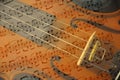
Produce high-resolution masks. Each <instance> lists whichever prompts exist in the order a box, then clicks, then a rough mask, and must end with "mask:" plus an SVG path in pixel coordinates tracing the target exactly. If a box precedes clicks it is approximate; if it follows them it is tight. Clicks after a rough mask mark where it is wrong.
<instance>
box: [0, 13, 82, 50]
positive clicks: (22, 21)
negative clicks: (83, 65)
mask: <svg viewBox="0 0 120 80" xmlns="http://www.w3.org/2000/svg"><path fill="white" fill-rule="evenodd" d="M0 12H1V13H4V14H6V15H8V14H7V13H5V12H2V11H0ZM8 16H10V15H8ZM10 17H12V18H14V19H16V20H18V21H21V22H23V23H25V24H27V25H29V26H31V27H33V28H35V29H37V30H39V31H41V32H43V33H46V34H48V35H50V36H52V37H54V38H56V39H58V40H60V41H63V42H65V43H67V44H69V45H71V46H73V47H75V48H77V49H79V50H84V49H82V48H80V47H78V46H76V45H73V44H72V43H69V42H67V41H65V40H63V39H61V38H58V37H56V36H54V35H52V34H49V33H48V32H46V31H44V30H42V29H38V28H36V27H34V26H32V25H30V24H28V23H26V22H24V21H22V20H20V19H18V18H16V17H13V16H10Z"/></svg>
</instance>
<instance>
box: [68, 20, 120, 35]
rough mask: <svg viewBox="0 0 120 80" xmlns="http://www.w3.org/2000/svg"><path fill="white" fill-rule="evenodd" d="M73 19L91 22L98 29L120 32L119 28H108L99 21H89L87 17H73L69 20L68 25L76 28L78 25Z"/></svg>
mask: <svg viewBox="0 0 120 80" xmlns="http://www.w3.org/2000/svg"><path fill="white" fill-rule="evenodd" d="M75 21H82V22H86V23H88V24H91V25H93V26H95V27H97V28H99V29H102V30H105V31H108V32H112V33H116V34H120V30H115V29H112V28H109V27H107V26H105V25H103V24H100V23H97V22H94V21H90V20H87V19H82V18H75V19H72V20H71V22H70V25H71V26H72V27H73V28H77V27H78V26H77V25H76V24H75V23H74V22H75Z"/></svg>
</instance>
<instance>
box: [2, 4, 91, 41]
mask: <svg viewBox="0 0 120 80" xmlns="http://www.w3.org/2000/svg"><path fill="white" fill-rule="evenodd" d="M3 6H6V5H3ZM6 7H8V8H10V9H13V10H15V11H18V10H16V9H14V8H11V7H9V6H6ZM18 12H19V13H22V12H21V11H18ZM22 14H24V15H26V14H25V13H22ZM39 14H41V13H39ZM41 15H45V14H41ZM26 16H28V15H26ZM29 17H31V18H33V19H36V20H38V19H37V18H34V17H32V16H29ZM38 21H39V20H38ZM41 22H43V23H45V22H44V21H41ZM59 22H60V23H63V24H65V25H67V26H70V25H69V24H66V23H64V22H61V21H59ZM45 24H48V23H45ZM48 25H49V24H48ZM50 27H52V28H55V29H57V30H60V31H62V32H64V33H66V34H69V35H70V36H74V37H75V38H78V39H80V40H83V41H85V42H87V40H84V39H83V38H80V37H78V36H76V35H73V34H71V33H69V32H66V31H64V30H62V29H59V28H57V27H55V26H53V25H51V26H50ZM80 31H81V32H84V33H86V34H88V35H90V34H89V33H87V32H85V31H82V30H80Z"/></svg>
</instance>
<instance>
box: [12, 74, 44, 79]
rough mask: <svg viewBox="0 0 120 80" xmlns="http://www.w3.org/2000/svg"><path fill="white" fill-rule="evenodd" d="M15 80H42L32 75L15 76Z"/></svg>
mask: <svg viewBox="0 0 120 80" xmlns="http://www.w3.org/2000/svg"><path fill="white" fill-rule="evenodd" d="M13 80H42V79H41V78H38V77H36V76H34V75H32V74H28V73H20V74H17V75H15V76H14V78H13Z"/></svg>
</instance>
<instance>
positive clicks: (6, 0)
mask: <svg viewBox="0 0 120 80" xmlns="http://www.w3.org/2000/svg"><path fill="white" fill-rule="evenodd" d="M12 1H14V0H0V2H1V3H3V4H8V3H10V2H12Z"/></svg>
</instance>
